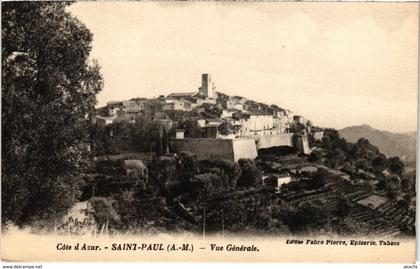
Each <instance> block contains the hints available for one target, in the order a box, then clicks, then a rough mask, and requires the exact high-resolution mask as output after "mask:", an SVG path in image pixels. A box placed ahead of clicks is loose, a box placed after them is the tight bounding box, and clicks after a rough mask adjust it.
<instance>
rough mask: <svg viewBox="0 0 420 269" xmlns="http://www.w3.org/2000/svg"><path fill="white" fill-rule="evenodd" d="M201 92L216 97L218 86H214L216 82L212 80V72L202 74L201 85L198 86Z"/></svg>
mask: <svg viewBox="0 0 420 269" xmlns="http://www.w3.org/2000/svg"><path fill="white" fill-rule="evenodd" d="M198 90H199V92H200V93H201V94H202V95H204V96H206V97H207V98H211V99H214V98H215V97H216V96H215V90H216V87H214V83H213V81H212V80H211V75H210V74H202V75H201V87H200V88H198Z"/></svg>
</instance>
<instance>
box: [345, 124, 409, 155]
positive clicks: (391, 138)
mask: <svg viewBox="0 0 420 269" xmlns="http://www.w3.org/2000/svg"><path fill="white" fill-rule="evenodd" d="M339 133H340V135H341V136H342V137H344V138H345V139H346V140H347V141H348V142H353V143H354V142H357V140H358V139H359V138H361V137H363V138H366V139H367V140H369V142H370V143H371V144H372V145H375V146H377V147H378V148H379V150H380V151H381V152H382V153H384V154H385V155H387V156H388V157H392V156H398V157H400V158H401V159H403V160H405V161H406V162H412V161H414V160H415V158H416V136H415V133H414V132H413V133H407V134H405V133H404V134H403V133H391V132H387V131H381V130H377V129H374V128H372V127H370V126H369V125H360V126H351V127H346V128H344V129H341V130H339Z"/></svg>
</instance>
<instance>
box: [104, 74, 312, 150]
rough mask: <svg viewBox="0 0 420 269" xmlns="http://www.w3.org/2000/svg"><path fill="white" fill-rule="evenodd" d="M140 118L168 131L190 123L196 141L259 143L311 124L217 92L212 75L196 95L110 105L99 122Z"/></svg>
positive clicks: (273, 108)
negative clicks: (197, 133) (158, 123)
mask: <svg viewBox="0 0 420 269" xmlns="http://www.w3.org/2000/svg"><path fill="white" fill-rule="evenodd" d="M175 112H176V113H175ZM177 113H181V115H182V119H177V118H176V117H175V116H173V115H176V114H177ZM139 115H142V116H147V117H150V119H152V120H157V121H161V122H162V123H164V125H165V126H166V127H168V128H171V127H174V126H175V124H176V122H177V120H183V121H190V122H192V123H194V124H196V126H197V127H198V128H201V129H202V132H201V134H200V136H199V137H194V138H208V139H239V138H252V139H254V140H255V141H258V140H260V139H261V137H270V136H275V135H281V134H288V133H290V132H293V130H291V128H292V126H294V125H295V124H300V125H302V126H305V125H306V124H307V121H306V120H305V119H304V118H303V117H302V116H299V115H294V113H293V112H292V111H290V110H286V109H282V108H280V107H278V106H275V105H271V106H267V105H265V104H262V103H258V102H254V101H251V100H248V99H246V98H244V97H241V96H228V95H225V94H223V93H220V92H216V87H215V85H214V82H213V80H212V77H211V75H210V74H202V76H201V85H200V87H198V89H197V90H196V91H192V92H180V93H171V94H169V95H167V96H163V95H161V96H159V97H157V98H152V99H147V98H134V99H131V100H125V101H117V102H115V101H112V102H108V103H107V106H106V107H105V108H102V109H101V110H100V113H98V115H97V117H96V121H97V123H98V124H101V125H108V124H111V123H115V122H122V121H123V122H129V123H130V122H135V121H136V118H137V117H138V116H139ZM305 130H309V128H307V129H305ZM182 132H183V130H182V129H177V130H176V139H185V138H191V137H187V136H185V135H184V134H181V133H182ZM287 137H289V136H287ZM318 137H319V136H318ZM267 141H268V140H267ZM256 143H257V142H256ZM262 144H264V143H262Z"/></svg>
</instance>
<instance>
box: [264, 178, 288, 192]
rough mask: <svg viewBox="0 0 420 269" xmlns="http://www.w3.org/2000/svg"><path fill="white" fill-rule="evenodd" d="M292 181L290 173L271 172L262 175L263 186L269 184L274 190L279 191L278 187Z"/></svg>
mask: <svg viewBox="0 0 420 269" xmlns="http://www.w3.org/2000/svg"><path fill="white" fill-rule="evenodd" d="M290 181H292V177H291V176H290V174H271V175H268V176H264V177H263V184H264V186H271V187H274V188H275V189H276V192H279V191H280V187H281V186H282V185H283V184H287V183H289V182H290Z"/></svg>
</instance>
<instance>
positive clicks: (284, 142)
mask: <svg viewBox="0 0 420 269" xmlns="http://www.w3.org/2000/svg"><path fill="white" fill-rule="evenodd" d="M255 142H256V146H257V149H266V148H272V147H280V146H288V147H293V134H292V133H284V134H275V135H265V136H259V137H256V138H255Z"/></svg>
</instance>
